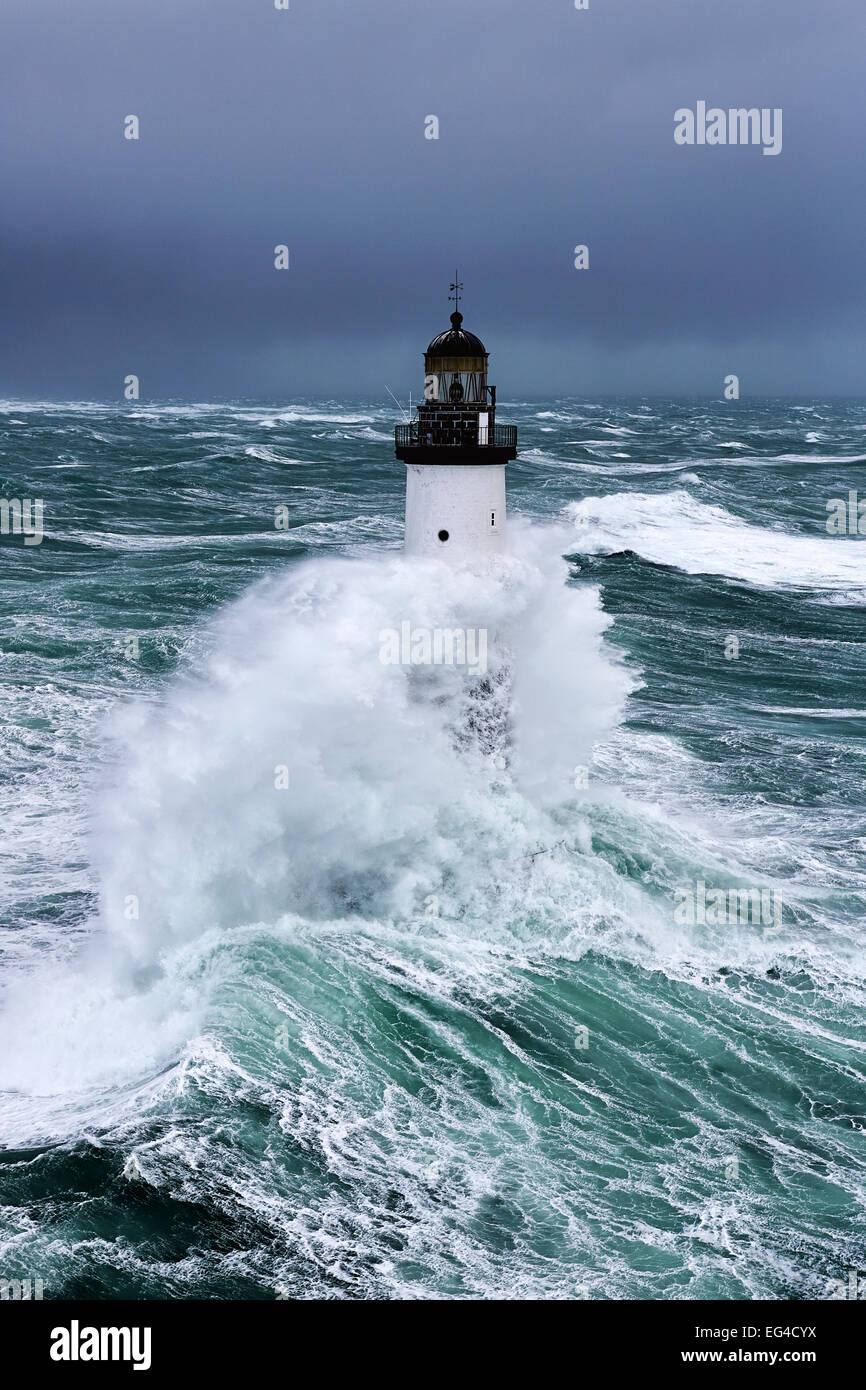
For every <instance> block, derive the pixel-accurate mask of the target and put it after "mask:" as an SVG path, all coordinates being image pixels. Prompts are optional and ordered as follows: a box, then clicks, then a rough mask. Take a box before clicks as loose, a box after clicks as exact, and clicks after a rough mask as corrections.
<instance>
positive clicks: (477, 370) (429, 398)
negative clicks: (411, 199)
mask: <svg viewBox="0 0 866 1390" xmlns="http://www.w3.org/2000/svg"><path fill="white" fill-rule="evenodd" d="M462 288H463V286H462V285H461V284H460V282H459V281H458V280H457V279H456V278H455V281H454V284H453V285H452V286H451V289H452V292H453V293H452V295H451V296H449V297H450V298H452V299H453V300H454V302H455V305H456V307H455V311H454V313H453V314H452V315H451V327H450V328H449V329H446V331H445V332H444V333H440V334H438V335H437V337H435V338H434V339H433V341H432V343H431V344H430V346H429V347H428V348H427V351H426V352H425V354H424V403H423V405H419V406H418V415H417V419H415V420H412V421H411V422H410V423H409V424H407V425H398V426H397V428H396V430H395V440H396V453H397V457H398V459H402V461H403V462H404V463H405V465H406V531H405V542H404V548H405V550H406V553H407V554H409V555H425V556H436V557H437V558H439V559H443V560H447V561H449V562H451V563H456V564H465V563H466V562H467V561H469V560H472V559H475V558H482V559H483V558H484V557H485V556H489V555H496V554H498V553H499V552H500V551H502V550H504V549H505V465H506V464H507V463H508V462H509V461H510V460H511V459H513V458H515V457H516V456H517V426H516V425H497V423H496V387H495V386H489V385H488V383H487V361H488V353H487V352H486V350H485V347H484V344H483V343H482V341H481V339H480V338H476V336H475V334H474V333H469V332H467V330H466V329H465V328H464V327H463V315H462V314H461V312H460V292H461V290H462Z"/></svg>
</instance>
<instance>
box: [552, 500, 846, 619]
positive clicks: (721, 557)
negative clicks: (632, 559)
mask: <svg viewBox="0 0 866 1390" xmlns="http://www.w3.org/2000/svg"><path fill="white" fill-rule="evenodd" d="M567 515H568V516H569V517H570V518H571V520H572V522H573V524H574V527H575V532H576V536H575V544H576V546H578V547H580V548H583V549H585V550H586V551H588V553H590V554H608V553H611V552H612V551H619V550H633V551H634V552H635V553H636V554H638V555H642V556H643V557H644V559H647V560H651V561H652V562H653V563H654V564H662V565H672V566H673V567H674V568H676V569H681V570H684V571H685V572H686V573H688V574H718V575H723V576H726V577H728V578H730V579H740V580H744V581H745V582H747V583H752V584H759V585H768V586H774V585H775V586H782V587H788V588H802V589H815V590H819V591H820V590H827V591H833V590H835V591H839V590H845V591H846V592H859V593H861V595H862V593H863V592H866V574H864V555H866V549H864V547H863V546H861V545H860V543H859V542H858V541H857V540H854V539H850V538H848V537H844V536H828V535H824V536H821V535H816V536H815V537H812V536H806V535H796V534H794V533H792V532H789V531H782V530H776V529H771V528H770V527H769V526H766V527H764V526H755V525H752V524H750V523H749V522H746V521H742V520H740V518H739V517H736V516H734V515H732V513H730V512H728V511H726V510H725V509H724V508H723V507H713V506H708V505H707V504H706V503H704V502H698V501H696V500H695V499H694V498H693V497H692V496H691V495H690V494H689V493H688V492H685V491H677V492H665V493H626V492H620V493H613V494H611V495H609V496H606V497H586V498H584V499H583V500H582V501H580V502H573V503H570V504H569V506H568V508H567ZM817 520H818V519H817V518H816V530H817ZM821 520H822V521H823V520H824V518H821Z"/></svg>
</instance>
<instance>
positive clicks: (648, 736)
mask: <svg viewBox="0 0 866 1390" xmlns="http://www.w3.org/2000/svg"><path fill="white" fill-rule="evenodd" d="M395 415H396V410H395V409H394V408H393V407H389V406H387V405H384V404H382V403H381V402H370V401H352V400H349V401H342V400H341V401H334V402H321V401H317V402H306V403H300V404H298V403H296V404H294V405H293V406H292V407H291V408H287V407H281V406H276V405H262V404H253V403H235V404H230V405H220V406H212V405H192V406H190V405H165V406H141V407H134V408H128V407H127V408H118V407H114V406H94V405H86V404H79V405H66V406H63V405H33V404H31V405H20V404H15V403H6V404H5V405H4V406H3V407H2V410H0V450H2V458H0V485H2V486H0V496H4V497H7V498H9V497H29V498H41V499H43V500H44V508H45V513H44V527H45V537H44V540H43V542H42V544H41V545H38V546H33V547H24V546H23V544H22V542H21V538H20V537H15V536H4V537H2V538H0V604H2V622H0V652H2V672H3V682H2V688H0V721H2V744H0V747H2V761H0V778H2V795H3V839H2V879H3V883H2V899H0V927H2V934H0V952H2V954H0V975H2V991H3V1013H2V1019H0V1136H2V1142H3V1144H4V1149H3V1151H2V1155H0V1160H2V1161H0V1206H2V1219H0V1232H2V1252H0V1276H2V1277H5V1278H9V1277H28V1276H29V1277H41V1278H42V1279H43V1281H44V1284H45V1296H46V1298H48V1297H55V1298H56V1297H88V1296H90V1297H98V1298H120V1297H135V1298H164V1297H181V1298H184V1297H185V1298H202V1297H204V1298H213V1297H216V1298H265V1299H269V1298H274V1297H280V1298H283V1297H288V1298H293V1297H300V1298H314V1297H318V1298H322V1297H324V1298H350V1299H361V1298H376V1299H390V1298H412V1299H416V1298H460V1299H463V1298H497V1297H505V1298H519V1299H525V1298H552V1299H570V1298H591V1299H596V1298H601V1299H631V1298H643V1299H685V1298H695V1299H709V1298H725V1299H743V1298H754V1297H767V1298H797V1299H801V1298H805V1299H812V1298H824V1297H827V1296H828V1294H827V1290H828V1287H829V1285H828V1281H829V1280H834V1279H839V1278H845V1277H846V1275H847V1272H848V1271H849V1270H851V1269H855V1270H860V1271H863V1270H864V1268H866V1250H864V1236H863V1206H864V1172H866V1159H864V1147H863V1146H864V1132H863V1131H864V1112H866V1102H864V1089H863V1081H864V1044H866V1026H864V1014H863V983H862V982H863V965H864V945H863V929H862V921H863V916H864V902H866V826H864V817H863V811H862V806H863V790H862V789H863V781H864V774H866V743H864V731H866V695H864V674H866V652H864V644H863V622H864V615H866V550H861V549H860V548H859V547H860V546H861V544H862V540H861V538H859V537H857V536H856V535H855V536H849V535H830V534H828V532H827V528H826V525H825V522H826V519H827V508H826V504H827V502H828V500H829V499H831V498H835V497H842V498H847V495H848V491H849V489H851V488H856V487H857V486H858V482H860V481H861V480H862V479H863V476H864V472H863V470H864V465H866V404H864V403H858V402H839V401H836V402H820V401H816V402H804V401H799V402H788V403H778V402H777V403H769V402H767V403H760V402H757V403H748V402H739V403H736V404H734V403H730V404H722V403H719V404H714V403H711V402H710V403H707V402H659V401H652V400H628V401H594V402H578V401H553V402H541V403H539V402H511V403H506V404H504V405H503V406H502V407H501V409H500V415H501V418H502V420H503V421H508V422H514V423H517V424H518V426H519V429H520V458H519V460H518V461H517V463H516V464H514V465H513V466H512V467H511V468H510V469H509V489H510V491H509V505H510V510H511V518H512V521H511V524H510V547H511V553H510V555H509V557H508V558H507V559H506V560H505V561H503V562H502V564H501V565H500V566H499V567H498V568H497V569H496V570H495V571H494V572H493V573H489V574H482V573H479V574H474V575H473V574H469V575H463V576H454V575H450V574H449V573H448V572H447V571H445V572H443V571H442V570H440V567H439V566H438V565H436V564H432V563H426V564H420V563H415V564H411V563H408V562H406V561H404V560H403V559H402V556H401V554H400V544H401V532H402V490H403V475H402V469H401V466H400V465H399V464H397V463H396V462H395V460H394V458H393V446H392V435H391V430H392V427H393V424H394V420H395ZM279 507H285V508H286V509H287V510H286V511H285V513H283V514H282V515H283V516H285V517H286V518H287V526H288V529H285V530H280V529H277V527H276V526H275V524H274V522H275V515H276V513H275V509H276V508H279ZM404 621H409V622H410V623H412V624H413V625H414V626H427V627H431V628H432V627H436V626H442V627H451V628H453V627H457V626H479V627H480V626H483V627H484V628H485V630H487V631H488V633H489V641H490V658H489V659H490V670H489V672H488V676H487V679H486V680H485V681H484V682H483V683H482V685H481V688H479V682H478V680H477V678H476V679H473V678H471V677H468V676H467V675H466V673H465V672H464V671H462V670H460V669H458V668H448V667H440V668H435V669H425V668H414V669H413V668H407V667H403V666H392V665H384V664H383V663H382V662H381V661H380V659H379V657H380V646H381V641H380V637H381V633H382V632H383V631H384V630H387V629H389V628H396V629H399V627H400V624H401V623H402V622H404ZM732 638H735V639H736V642H735V643H733V644H732V642H731V639H732ZM735 650H736V655H734V652H735ZM726 653H727V655H726ZM279 770H282V772H280V771H279ZM278 781H280V782H286V781H287V782H288V786H283V785H280V786H277V785H276V784H277V782H278ZM584 784H585V785H584ZM699 883H703V884H705V885H706V889H707V891H708V892H709V891H710V890H712V889H724V890H729V889H737V890H742V891H746V890H760V889H764V890H771V891H773V892H775V893H776V894H777V895H778V899H779V900H780V901H781V903H782V904H783V908H782V913H781V921H780V922H775V921H774V922H773V923H772V924H769V923H768V922H766V921H763V920H758V921H754V920H745V921H744V920H740V919H737V918H735V920H733V921H732V920H730V917H728V918H726V919H725V920H721V921H720V920H713V918H712V914H709V915H708V918H707V920H704V921H698V920H692V921H688V920H683V914H682V913H678V912H677V902H678V901H680V900H681V898H678V894H679V895H682V894H691V893H693V894H694V895H695V897H696V896H697V893H698V891H699V890H698V888H697V885H698V884H699Z"/></svg>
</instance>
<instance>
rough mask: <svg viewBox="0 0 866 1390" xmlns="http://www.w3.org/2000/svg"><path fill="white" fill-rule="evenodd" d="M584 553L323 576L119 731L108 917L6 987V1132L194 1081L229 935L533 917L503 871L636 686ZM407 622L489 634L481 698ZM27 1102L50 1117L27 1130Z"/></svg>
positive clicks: (536, 548) (106, 873)
mask: <svg viewBox="0 0 866 1390" xmlns="http://www.w3.org/2000/svg"><path fill="white" fill-rule="evenodd" d="M566 534H567V533H566V532H565V531H564V530H559V529H557V528H552V527H551V528H535V527H529V526H521V525H519V524H518V525H517V526H515V527H514V528H513V536H512V549H513V552H514V553H512V554H511V555H509V556H502V557H499V558H498V559H496V560H495V562H494V563H493V564H492V565H491V566H489V567H488V568H486V569H485V570H484V571H483V572H475V571H472V570H458V569H455V568H452V567H450V566H443V565H442V564H440V563H437V562H434V561H425V560H419V559H417V558H414V557H412V558H411V559H410V558H408V557H407V558H403V557H389V556H384V555H378V556H376V557H374V558H372V559H370V560H351V559H333V560H322V559H314V560H309V561H305V562H303V563H302V564H299V565H298V566H296V567H293V568H292V569H291V570H290V571H289V572H287V573H285V572H284V573H281V574H279V575H278V576H275V577H273V578H271V579H269V580H267V581H265V582H263V583H261V584H259V585H257V586H255V587H254V588H253V589H251V590H250V591H248V593H247V594H246V595H245V596H243V597H242V598H241V599H240V600H239V601H238V602H236V603H235V604H234V605H232V606H231V607H230V608H228V609H227V610H226V611H224V612H223V613H222V614H221V615H219V617H218V618H217V619H216V620H215V622H214V624H213V626H212V628H211V629H210V631H209V633H208V634H207V635H206V636H205V637H202V636H201V635H199V637H198V638H197V643H196V645H197V646H201V644H202V642H203V643H204V645H205V648H206V655H204V656H202V657H201V658H200V659H199V662H198V664H197V665H195V666H194V665H192V664H190V667H189V669H188V670H187V672H186V674H185V675H183V676H182V677H181V678H180V679H178V680H177V681H176V683H175V684H174V686H173V687H172V688H171V689H170V690H169V692H168V693H167V696H166V698H165V701H164V702H163V703H162V704H161V705H160V706H158V707H156V708H154V707H153V706H148V705H135V706H132V707H127V708H126V709H124V710H123V711H122V712H121V713H120V714H119V715H118V716H117V718H116V720H115V725H114V728H113V730H112V733H113V737H114V739H115V740H116V742H117V746H118V750H119V756H118V759H117V763H116V775H115V782H114V785H113V786H112V787H110V788H108V789H106V791H105V793H104V796H103V799H102V804H101V806H100V807H99V813H98V817H97V824H98V828H97V831H96V833H95V839H94V850H93V852H94V856H95V858H96V861H97V865H98V868H99V870H100V879H101V882H102V885H103V887H102V902H101V910H100V914H99V920H98V922H96V923H94V924H93V925H94V928H95V930H94V934H93V937H92V940H91V943H90V945H89V946H88V947H87V948H86V950H85V952H84V955H83V956H82V958H81V961H80V963H79V965H78V967H77V968H76V969H73V970H71V971H70V970H69V968H68V967H59V966H58V967H51V966H48V967H46V969H45V970H44V971H43V972H41V973H40V975H39V978H38V980H34V979H32V978H31V979H29V980H28V981H27V982H26V983H24V984H22V986H21V987H20V988H19V989H16V988H14V987H13V988H12V989H11V991H10V995H9V998H8V1000H7V1009H6V1013H5V1017H4V1019H3V1022H2V1025H0V1055H2V1057H3V1063H2V1085H3V1087H4V1089H6V1090H14V1092H15V1093H16V1094H15V1096H14V1097H12V1098H10V1104H11V1111H12V1112H14V1114H15V1115H17V1120H16V1119H14V1118H13V1117H12V1115H10V1117H9V1118H10V1124H9V1125H8V1126H7V1132H9V1129H15V1130H16V1131H17V1132H19V1133H20V1134H21V1135H24V1134H32V1133H34V1132H44V1133H53V1132H55V1131H56V1130H58V1129H63V1128H65V1127H66V1125H67V1122H68V1123H72V1121H71V1120H70V1119H69V1117H67V1118H66V1119H64V1118H63V1111H64V1108H65V1102H64V1100H63V1097H64V1096H67V1097H68V1099H69V1102H70V1104H73V1102H74V1105H75V1106H77V1105H78V1104H79V1103H80V1104H82V1105H84V1104H85V1099H86V1096H87V1095H88V1094H90V1095H91V1099H94V1101H95V1097H93V1095H92V1091H93V1088H99V1087H104V1086H106V1085H111V1086H127V1085H132V1084H145V1082H146V1081H147V1080H148V1079H149V1078H154V1077H156V1076H157V1075H158V1073H159V1071H160V1068H163V1067H165V1066H167V1065H170V1064H171V1063H172V1062H173V1061H175V1060H176V1059H177V1058H178V1057H179V1056H180V1055H181V1054H182V1053H183V1049H184V1047H185V1046H186V1045H187V1044H188V1043H189V1041H190V1039H192V1038H194V1037H195V1036H196V1035H197V1033H198V1031H199V1030H200V1029H201V1027H202V1026H203V1020H204V1018H205V1016H206V1013H207V1007H208V1001H209V998H210V996H211V992H212V989H213V988H215V987H216V986H217V984H218V975H219V972H218V970H217V971H216V973H215V974H214V969H215V967H214V960H215V954H216V955H218V953H219V951H220V950H221V949H222V946H223V945H224V944H225V943H226V942H228V941H229V940H230V939H231V937H232V934H233V933H238V932H243V931H245V930H247V929H249V928H250V927H251V926H254V925H256V924H272V925H274V924H279V923H280V922H285V921H289V920H291V921H292V922H294V923H295V924H299V925H300V929H301V930H309V931H315V930H317V929H318V927H319V926H320V925H321V924H325V923H334V922H343V923H350V922H352V921H357V922H358V923H359V924H367V925H368V926H369V924H371V923H388V924H390V926H391V928H394V929H396V930H401V929H406V930H413V929H415V928H414V924H416V923H417V922H418V921H419V920H422V919H423V911H424V903H425V901H426V900H427V899H428V898H429V896H430V895H431V894H438V895H439V896H440V897H441V899H442V900H443V902H448V903H450V904H451V905H452V917H453V920H455V921H460V922H462V923H463V924H464V927H463V929H464V930H465V931H466V932H467V933H469V934H470V935H471V934H474V933H479V934H482V935H483V934H485V933H487V934H489V933H490V932H491V931H505V932H506V933H507V932H509V931H511V930H512V924H513V922H514V921H516V919H517V917H518V916H519V915H520V912H521V911H522V910H523V909H522V908H519V907H518V904H519V891H518V887H517V886H515V890H514V892H515V898H514V902H511V901H510V900H509V898H508V893H509V892H510V891H511V890H510V889H509V888H508V873H507V872H505V871H504V868H503V866H507V865H509V864H510V863H511V862H512V861H517V862H519V861H520V859H521V856H528V855H530V854H534V853H537V852H538V850H539V848H540V847H541V848H544V847H545V846H548V845H553V844H555V843H556V842H557V840H558V839H559V838H561V831H560V830H559V829H558V828H557V827H556V825H555V824H554V822H553V821H552V820H551V818H550V815H549V812H550V811H551V809H552V808H555V807H556V806H557V805H559V804H561V803H563V802H565V801H568V800H570V799H572V798H573V786H572V774H573V768H574V766H575V764H576V763H588V762H590V761H591V754H592V748H593V746H594V744H595V743H596V741H597V740H598V739H599V738H601V737H603V736H604V735H605V734H607V733H608V732H609V731H610V729H611V728H612V727H613V726H614V725H615V723H616V722H617V721H618V719H619V718H620V715H621V711H622V706H623V703H624V700H625V697H626V695H627V693H628V691H629V689H630V688H631V684H632V682H631V678H630V677H629V675H628V674H627V672H626V671H625V670H624V669H623V668H622V666H621V665H620V664H619V663H618V662H617V661H616V660H615V659H614V658H613V657H612V655H611V654H610V652H609V651H607V650H606V649H605V647H604V644H603V641H602V638H603V633H604V631H605V629H606V628H607V626H608V624H609V620H608V619H607V618H606V617H605V615H604V614H603V612H602V611H601V608H600V605H599V601H598V595H597V592H596V591H595V590H594V589H590V588H588V587H585V588H584V587H581V588H574V587H568V586H567V584H566V582H565V581H566V579H567V573H568V571H567V566H566V564H565V562H564V561H563V560H561V559H560V558H559V556H560V555H561V553H562V549H563V548H564V546H565V541H566ZM407 620H408V621H410V622H411V624H412V627H413V628H414V629H419V628H427V629H429V630H433V629H436V628H441V629H446V628H447V629H464V630H466V629H469V628H476V629H477V628H480V627H486V628H487V630H488V633H489V634H490V636H489V646H488V656H487V661H488V669H487V673H486V674H485V676H484V677H483V678H482V684H481V685H479V681H478V678H477V677H473V676H471V675H470V674H469V673H468V671H467V670H466V669H464V668H461V667H459V666H456V665H454V666H449V665H445V664H443V665H442V666H439V667H435V666H430V667H419V666H415V665H405V664H402V663H400V664H388V663H384V662H383V661H382V660H381V641H380V637H381V633H382V632H383V630H386V629H389V628H394V629H396V630H398V631H399V630H400V627H401V624H402V623H403V622H404V621H407ZM506 669H510V672H511V674H510V677H509V678H508V679H507V680H506V678H505V676H504V674H503V673H504V671H505V670H506ZM485 683H486V684H487V685H488V686H489V689H487V690H486V691H484V692H483V694H484V698H482V688H483V685H484V684H485ZM506 713H507V728H508V741H509V742H508V748H507V750H506V749H505V748H504V747H503V743H502V734H503V729H504V728H505V716H506ZM506 762H507V766H506ZM520 891H522V890H520ZM503 893H505V897H503ZM497 895H498V899H497ZM494 899H496V900H497V901H498V902H499V906H498V907H496V911H495V914H494V915H495V921H494V922H493V923H491V912H492V907H491V904H492V903H494ZM130 905H132V907H133V908H134V910H133V911H130ZM28 1095H29V1096H30V1097H31V1099H32V1100H33V1101H34V1102H35V1100H36V1098H37V1097H38V1096H42V1097H43V1098H45V1100H46V1101H47V1099H48V1097H52V1096H53V1097H55V1098H56V1104H55V1103H54V1102H52V1103H51V1104H46V1105H44V1106H41V1105H39V1104H36V1106H35V1112H34V1107H33V1106H32V1105H30V1104H28V1103H27V1100H26V1097H27V1096H28ZM88 1103H89V1102H88ZM99 1104H100V1107H101V1108H100V1113H102V1108H104V1107H103V1102H102V1101H100V1102H99ZM34 1113H36V1114H38V1117H39V1118H38V1120H34V1118H33V1117H34ZM79 1118H80V1117H79ZM18 1121H20V1129H19V1126H18ZM34 1125H36V1126H37V1127H38V1128H37V1129H34Z"/></svg>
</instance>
